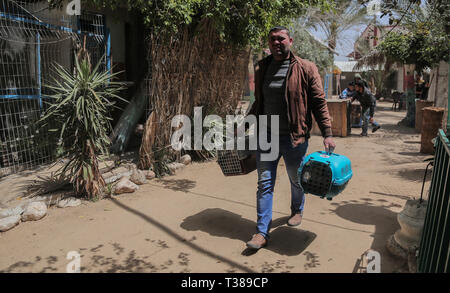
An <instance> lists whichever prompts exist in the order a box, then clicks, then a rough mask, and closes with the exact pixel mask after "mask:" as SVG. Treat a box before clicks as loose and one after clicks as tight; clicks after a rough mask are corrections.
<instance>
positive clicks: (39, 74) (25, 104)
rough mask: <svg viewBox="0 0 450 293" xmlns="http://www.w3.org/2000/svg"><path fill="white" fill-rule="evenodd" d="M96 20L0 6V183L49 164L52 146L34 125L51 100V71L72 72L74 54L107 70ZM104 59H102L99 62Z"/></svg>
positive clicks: (13, 4)
mask: <svg viewBox="0 0 450 293" xmlns="http://www.w3.org/2000/svg"><path fill="white" fill-rule="evenodd" d="M108 44H109V33H108V31H107V29H106V27H105V18H104V16H103V15H101V14H94V13H87V12H83V13H82V15H80V16H69V15H66V14H65V11H64V10H58V9H56V10H50V9H49V4H48V3H47V1H12V0H0V177H2V176H5V175H9V174H12V173H16V172H19V171H21V170H24V169H30V168H33V167H35V166H39V165H42V164H45V163H49V162H51V161H52V160H54V158H55V156H56V151H57V141H56V140H55V139H54V137H53V136H51V135H49V133H48V130H47V129H39V128H38V125H37V123H36V122H37V121H38V120H39V118H40V117H41V115H42V114H43V113H44V111H45V109H46V107H47V105H48V103H51V100H50V99H49V98H48V97H47V96H48V95H49V94H50V91H49V89H48V88H47V87H46V85H49V84H51V83H52V80H53V78H54V76H53V66H54V65H55V63H58V64H60V65H61V66H63V67H64V68H66V69H68V70H69V71H73V69H74V58H75V54H76V52H78V50H79V49H80V48H82V47H83V48H85V49H86V50H87V51H88V52H89V53H90V59H91V63H92V64H96V63H97V62H98V61H100V60H101V62H102V66H101V67H102V69H103V70H108V69H109V64H110V60H109V57H108V56H109V54H108V53H109V45H108ZM104 56H106V57H105V58H102V57H104Z"/></svg>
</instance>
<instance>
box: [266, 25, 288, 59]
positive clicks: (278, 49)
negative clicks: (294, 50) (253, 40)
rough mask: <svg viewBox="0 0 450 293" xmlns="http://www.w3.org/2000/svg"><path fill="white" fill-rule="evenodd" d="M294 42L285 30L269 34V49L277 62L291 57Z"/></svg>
mask: <svg viewBox="0 0 450 293" xmlns="http://www.w3.org/2000/svg"><path fill="white" fill-rule="evenodd" d="M292 41H293V40H292V38H290V37H289V36H288V34H287V32H286V31H285V30H277V31H273V32H271V33H270V34H269V49H270V52H271V53H272V55H273V57H274V58H275V60H284V59H286V58H287V57H288V56H289V52H290V50H291V46H292Z"/></svg>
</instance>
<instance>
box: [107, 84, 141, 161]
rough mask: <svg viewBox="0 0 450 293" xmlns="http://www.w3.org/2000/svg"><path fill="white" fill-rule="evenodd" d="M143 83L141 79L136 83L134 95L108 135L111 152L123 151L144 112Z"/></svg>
mask: <svg viewBox="0 0 450 293" xmlns="http://www.w3.org/2000/svg"><path fill="white" fill-rule="evenodd" d="M144 84H145V81H141V83H140V84H139V85H138V90H137V91H136V94H135V96H134V97H133V99H132V100H131V102H130V103H129V104H128V106H127V107H126V108H125V111H124V112H123V113H122V116H120V119H119V122H117V124H116V126H115V127H114V130H113V132H112V134H111V135H110V137H109V138H110V139H111V141H112V146H111V152H112V153H116V154H117V153H122V152H124V151H125V149H126V148H127V146H128V143H129V141H130V138H131V134H132V133H133V130H134V128H135V127H136V124H137V123H138V121H139V119H140V118H141V116H142V114H143V113H144V110H145V106H146V105H147V100H148V99H147V97H146V96H145V87H144V86H143V85H144Z"/></svg>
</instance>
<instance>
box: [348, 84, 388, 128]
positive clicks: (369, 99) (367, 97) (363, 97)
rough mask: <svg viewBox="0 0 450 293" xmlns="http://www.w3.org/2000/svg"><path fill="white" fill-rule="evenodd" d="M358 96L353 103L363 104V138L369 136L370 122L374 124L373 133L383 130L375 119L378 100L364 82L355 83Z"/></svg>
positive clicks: (354, 97)
mask: <svg viewBox="0 0 450 293" xmlns="http://www.w3.org/2000/svg"><path fill="white" fill-rule="evenodd" d="M355 89H356V94H355V96H353V98H352V101H351V102H352V103H353V101H354V100H358V101H359V103H360V104H361V107H362V110H361V116H362V118H363V125H362V132H361V134H360V135H361V136H367V129H368V128H369V122H370V123H371V124H372V133H374V132H375V131H377V130H378V129H380V128H381V126H380V124H378V123H377V122H376V121H375V120H374V119H373V115H374V114H375V106H376V103H377V100H376V99H375V96H374V95H373V94H372V93H371V92H370V90H369V89H367V88H366V87H364V83H363V82H362V81H358V82H357V83H355Z"/></svg>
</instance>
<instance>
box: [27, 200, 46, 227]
mask: <svg viewBox="0 0 450 293" xmlns="http://www.w3.org/2000/svg"><path fill="white" fill-rule="evenodd" d="M46 214H47V205H46V204H45V203H43V202H39V201H37V202H32V203H30V204H28V205H27V207H26V208H25V211H24V212H23V214H22V221H23V222H26V221H37V220H40V219H42V218H43V217H45V215H46Z"/></svg>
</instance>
